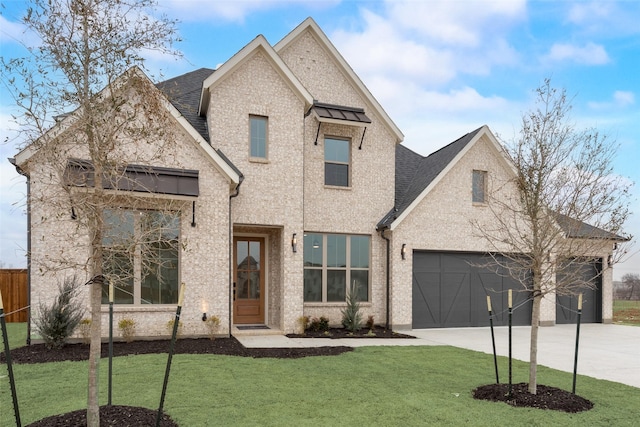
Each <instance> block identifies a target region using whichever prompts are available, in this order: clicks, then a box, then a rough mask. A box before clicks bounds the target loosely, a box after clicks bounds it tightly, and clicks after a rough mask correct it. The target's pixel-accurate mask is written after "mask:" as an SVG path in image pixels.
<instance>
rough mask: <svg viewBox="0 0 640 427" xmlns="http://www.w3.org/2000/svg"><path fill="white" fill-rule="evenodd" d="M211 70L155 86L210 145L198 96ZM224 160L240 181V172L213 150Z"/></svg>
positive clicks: (201, 70)
mask: <svg viewBox="0 0 640 427" xmlns="http://www.w3.org/2000/svg"><path fill="white" fill-rule="evenodd" d="M213 72H214V70H212V69H211V68H200V69H198V70H195V71H191V72H189V73H186V74H182V75H181V76H177V77H174V78H172V79H169V80H165V81H163V82H160V83H158V84H157V85H156V86H157V87H158V89H160V90H161V91H162V92H164V94H165V95H166V96H167V98H168V99H169V101H170V102H171V104H173V106H174V107H176V108H177V109H178V111H180V113H181V114H182V115H183V116H184V118H185V119H186V120H187V121H188V122H189V124H190V125H191V126H193V128H194V129H195V130H196V131H197V132H198V133H199V134H200V135H201V136H202V137H203V138H204V140H205V141H207V142H208V143H211V140H210V139H209V129H208V128H207V119H206V117H203V116H201V115H200V114H198V109H199V107H200V96H201V94H202V83H203V82H204V81H205V80H206V79H207V77H209V76H210V75H211V74H213ZM215 150H216V152H217V153H218V154H219V155H220V157H221V158H222V160H224V161H225V162H226V163H227V164H228V165H229V166H230V167H231V168H232V169H233V170H234V171H235V172H236V173H237V174H238V175H239V176H240V179H241V180H242V177H243V175H242V172H241V171H240V170H239V169H238V168H237V167H236V166H235V165H234V164H233V163H232V162H231V160H229V158H228V157H227V156H225V155H224V153H223V152H222V151H220V150H219V149H215Z"/></svg>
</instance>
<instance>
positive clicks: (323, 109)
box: [311, 102, 371, 126]
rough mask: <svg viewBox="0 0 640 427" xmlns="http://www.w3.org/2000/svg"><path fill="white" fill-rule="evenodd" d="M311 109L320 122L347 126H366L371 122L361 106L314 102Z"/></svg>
mask: <svg viewBox="0 0 640 427" xmlns="http://www.w3.org/2000/svg"><path fill="white" fill-rule="evenodd" d="M311 111H312V112H313V114H314V115H315V116H316V117H317V118H318V120H319V121H320V122H326V123H336V124H340V125H349V126H367V125H368V124H370V123H371V119H370V118H369V117H367V115H366V114H365V113H364V109H363V108H355V107H345V106H342V105H333V104H324V103H321V102H314V103H313V106H312V107H311Z"/></svg>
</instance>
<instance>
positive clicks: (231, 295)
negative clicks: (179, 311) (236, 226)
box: [228, 175, 244, 336]
mask: <svg viewBox="0 0 640 427" xmlns="http://www.w3.org/2000/svg"><path fill="white" fill-rule="evenodd" d="M242 181H244V176H242V175H240V181H239V182H238V185H236V190H235V192H234V193H233V194H232V195H230V196H229V215H228V217H229V336H231V326H232V324H233V321H232V315H231V313H232V311H233V265H232V263H233V221H232V220H231V199H233V198H235V197H238V195H239V194H240V186H241V185H242Z"/></svg>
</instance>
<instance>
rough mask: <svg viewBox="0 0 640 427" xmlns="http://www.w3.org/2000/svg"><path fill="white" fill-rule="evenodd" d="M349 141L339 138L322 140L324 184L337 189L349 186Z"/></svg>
mask: <svg viewBox="0 0 640 427" xmlns="http://www.w3.org/2000/svg"><path fill="white" fill-rule="evenodd" d="M350 147H351V144H350V141H349V140H347V139H339V138H325V139H324V183H325V185H334V186H338V187H348V186H349V159H350V158H351V153H350Z"/></svg>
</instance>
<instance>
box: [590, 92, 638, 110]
mask: <svg viewBox="0 0 640 427" xmlns="http://www.w3.org/2000/svg"><path fill="white" fill-rule="evenodd" d="M635 102H636V98H635V94H634V93H633V92H629V91H624V90H617V91H615V92H614V93H613V95H612V96H611V100H609V101H604V102H596V101H591V102H588V103H587V105H588V107H589V108H591V109H593V110H609V109H619V108H625V107H628V106H630V105H633V104H635Z"/></svg>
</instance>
